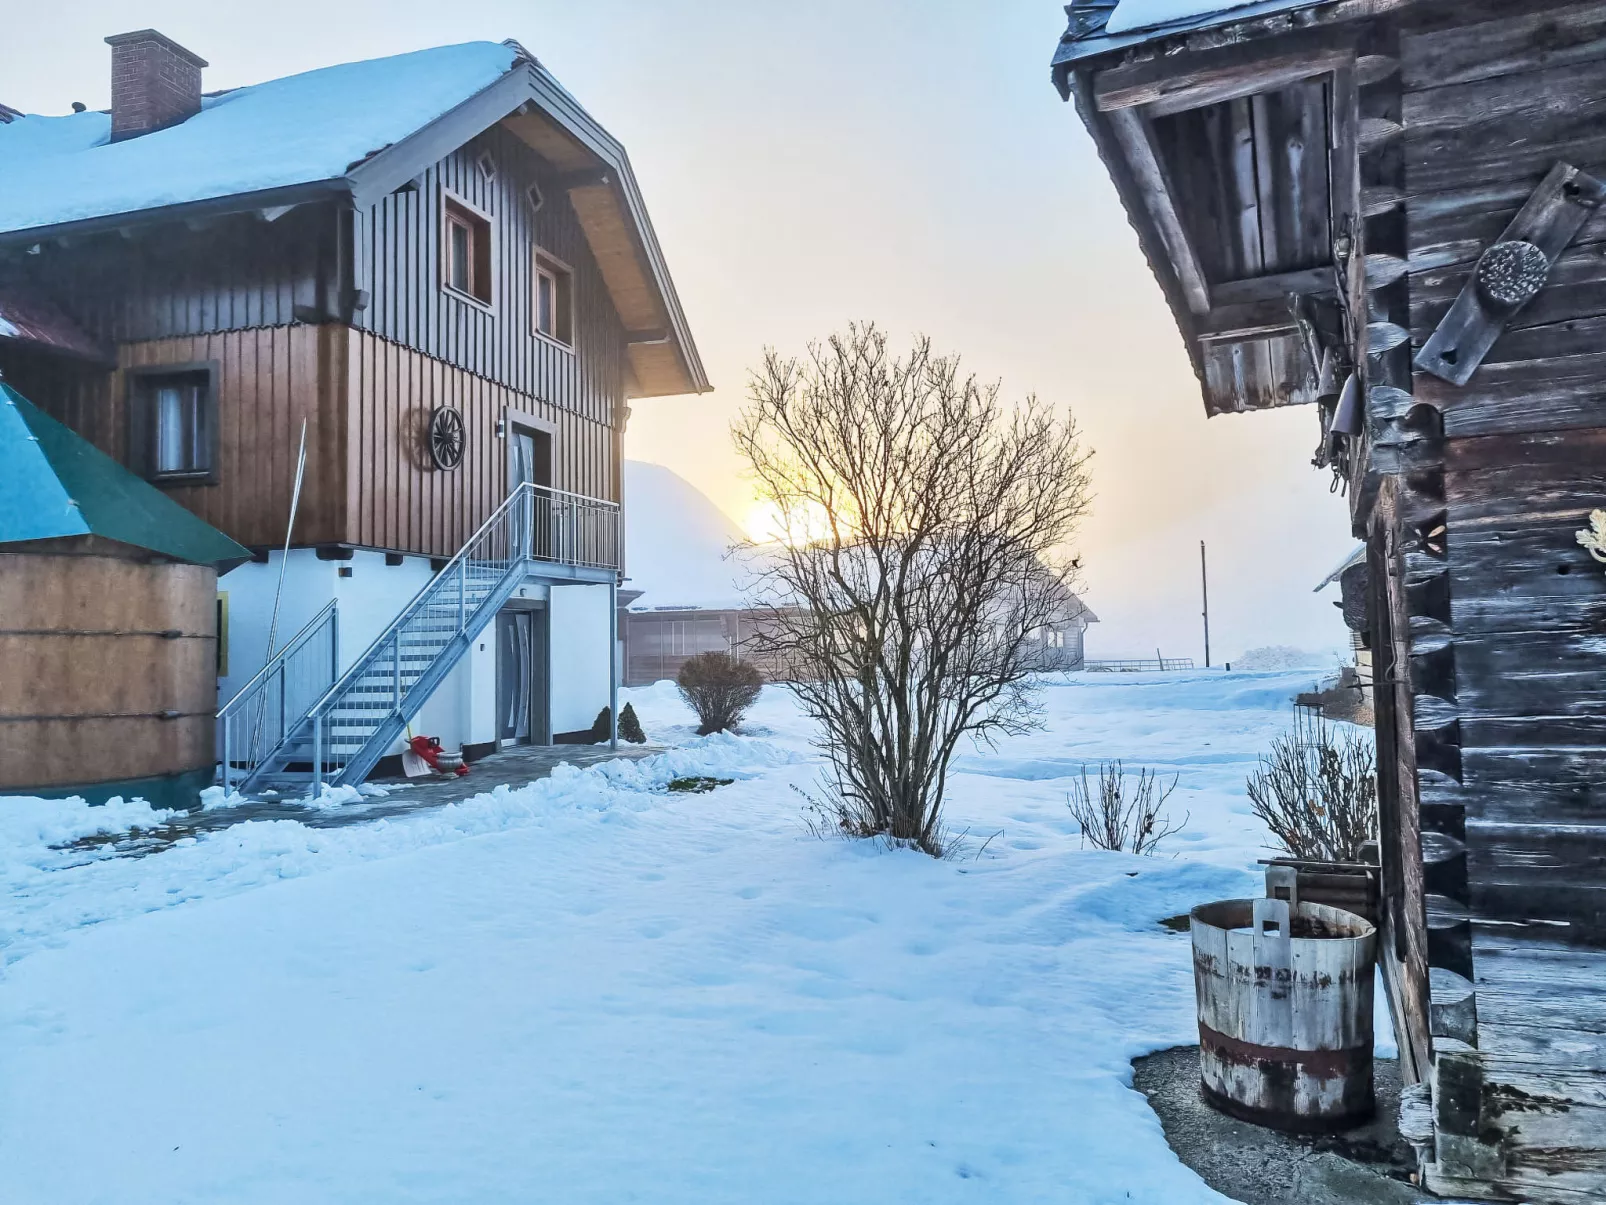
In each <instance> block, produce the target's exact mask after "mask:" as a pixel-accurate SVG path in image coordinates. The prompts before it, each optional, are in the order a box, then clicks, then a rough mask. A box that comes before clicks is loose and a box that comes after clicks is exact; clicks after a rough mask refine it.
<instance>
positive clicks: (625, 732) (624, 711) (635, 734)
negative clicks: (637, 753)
mask: <svg viewBox="0 0 1606 1205" xmlns="http://www.w3.org/2000/svg"><path fill="white" fill-rule="evenodd" d="M619 735H620V736H621V737H623V738H624V739H625V740H627V741H629V742H630V743H631V744H632V745H645V744H646V743H647V734H646V733H645V732H643V731H642V730H641V721H640V720H639V719H638V718H636V709H635V708H634V707H632V706H631V705H630V704H629V703H626V704H625V705H624V706H623V707H622V708H620V709H619Z"/></svg>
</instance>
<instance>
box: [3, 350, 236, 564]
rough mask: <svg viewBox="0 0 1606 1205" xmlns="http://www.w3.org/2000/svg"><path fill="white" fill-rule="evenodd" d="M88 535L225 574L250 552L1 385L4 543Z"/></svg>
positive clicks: (18, 394) (8, 387)
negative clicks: (222, 571)
mask: <svg viewBox="0 0 1606 1205" xmlns="http://www.w3.org/2000/svg"><path fill="white" fill-rule="evenodd" d="M89 535H93V536H101V537H103V538H104V539H108V540H117V541H118V542H120V543H123V544H132V545H134V546H135V547H136V548H147V549H149V550H150V551H152V552H158V553H161V554H162V555H163V556H167V557H172V558H173V559H174V560H178V561H188V562H190V563H191V564H194V565H215V566H217V567H218V568H219V570H224V569H227V568H230V567H232V566H234V565H236V564H238V563H239V562H241V561H244V560H247V559H248V558H249V557H250V555H251V553H250V550H249V549H246V548H244V547H242V546H241V545H239V544H236V543H235V542H234V541H233V540H231V539H229V537H228V536H226V535H224V534H223V533H222V532H221V531H219V530H218V529H217V528H215V527H213V526H212V525H211V524H210V523H206V522H204V521H203V520H201V519H198V518H196V517H195V516H194V515H192V514H191V513H190V512H189V511H187V510H185V509H184V508H183V507H182V506H180V505H179V504H178V503H177V502H174V501H173V500H172V499H171V498H169V497H168V496H167V495H166V494H164V493H162V491H161V490H159V489H157V488H156V487H155V486H153V485H151V484H150V483H149V482H148V481H144V480H142V479H141V478H139V477H136V476H135V475H134V474H133V473H130V472H129V471H128V470H127V469H125V468H124V467H123V466H122V465H120V464H118V463H117V462H116V461H115V460H113V459H112V458H111V457H110V456H107V455H106V454H105V453H104V452H102V451H100V450H99V449H98V448H96V447H94V446H93V445H92V444H90V443H89V442H88V441H87V440H85V439H83V438H82V437H80V436H78V435H76V434H74V433H73V432H72V431H71V430H69V429H68V428H66V427H64V426H62V425H61V424H60V423H58V422H57V421H56V420H55V419H53V418H51V417H50V416H49V415H48V414H45V413H44V412H43V411H41V410H40V409H39V408H38V407H37V406H35V405H33V403H31V402H30V401H28V399H27V398H25V397H23V396H22V395H21V394H20V393H18V392H17V391H16V390H15V389H12V388H11V387H10V386H9V385H7V384H6V383H5V382H4V381H0V546H4V545H6V544H15V543H19V542H21V541H23V540H49V539H55V538H58V537H61V536H89Z"/></svg>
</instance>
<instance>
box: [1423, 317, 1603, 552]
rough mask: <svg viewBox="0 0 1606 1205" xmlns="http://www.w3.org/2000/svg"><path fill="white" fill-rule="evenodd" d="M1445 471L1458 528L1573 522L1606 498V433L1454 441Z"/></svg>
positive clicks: (1446, 453)
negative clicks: (1533, 518) (1535, 518)
mask: <svg viewBox="0 0 1606 1205" xmlns="http://www.w3.org/2000/svg"><path fill="white" fill-rule="evenodd" d="M1514 337H1521V336H1520V335H1519V336H1514ZM1445 424H1446V428H1447V429H1448V427H1449V425H1450V415H1449V414H1446V418H1445ZM1444 469H1445V496H1446V498H1447V500H1448V502H1449V506H1450V518H1451V526H1452V529H1456V530H1459V528H1460V527H1461V526H1463V525H1465V524H1469V523H1483V522H1487V521H1489V520H1496V519H1499V520H1504V519H1509V518H1510V517H1511V516H1514V515H1545V514H1552V515H1555V516H1557V517H1558V518H1570V517H1571V516H1573V515H1576V514H1580V513H1582V512H1585V511H1587V510H1588V509H1589V507H1590V506H1591V505H1593V503H1592V502H1591V501H1590V500H1591V499H1598V498H1602V497H1606V430H1603V429H1600V428H1594V429H1589V430H1576V431H1538V432H1525V433H1520V434H1514V435H1491V436H1484V437H1480V438H1472V439H1450V440H1447V441H1446V442H1445V451H1444Z"/></svg>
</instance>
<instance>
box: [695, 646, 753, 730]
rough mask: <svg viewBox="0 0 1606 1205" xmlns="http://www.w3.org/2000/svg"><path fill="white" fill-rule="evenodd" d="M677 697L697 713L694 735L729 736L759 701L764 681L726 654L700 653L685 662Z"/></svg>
mask: <svg viewBox="0 0 1606 1205" xmlns="http://www.w3.org/2000/svg"><path fill="white" fill-rule="evenodd" d="M676 685H678V686H679V687H680V697H681V698H683V699H685V700H686V705H687V706H688V707H690V708H691V709H692V710H693V711H694V712H696V713H697V735H698V736H707V735H708V734H709V733H710V732H731V731H734V730H735V728H736V726H737V725H738V724H740V723H741V719H742V716H743V714H745V713H746V711H747V709H748V708H749V707H751V706H752V705H753V704H754V702H756V701H757V699H758V692H759V691H760V690H761V689H762V688H763V686H764V679H763V677H762V676H761V675H760V674H759V672H758V670H757V669H755V668H754V667H753V666H751V665H749V664H748V663H747V662H746V661H742V660H740V659H739V658H736V657H732V656H731V655H730V654H729V653H699V654H698V655H697V656H695V657H690V658H688V659H687V661H686V663H685V664H684V665H682V666H681V667H680V675H679V677H678V678H677V679H676Z"/></svg>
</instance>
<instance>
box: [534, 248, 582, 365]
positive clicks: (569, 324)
mask: <svg viewBox="0 0 1606 1205" xmlns="http://www.w3.org/2000/svg"><path fill="white" fill-rule="evenodd" d="M534 310H535V329H536V331H537V332H538V333H540V334H543V335H545V336H546V337H547V338H548V339H556V340H557V341H558V342H559V343H563V344H566V345H568V346H570V347H572V346H573V345H574V273H572V272H571V271H569V268H568V265H566V264H564V263H563V262H562V261H561V260H557V259H554V258H553V257H552V256H550V255H548V254H547V253H546V252H544V251H537V252H536V253H535V297H534Z"/></svg>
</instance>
